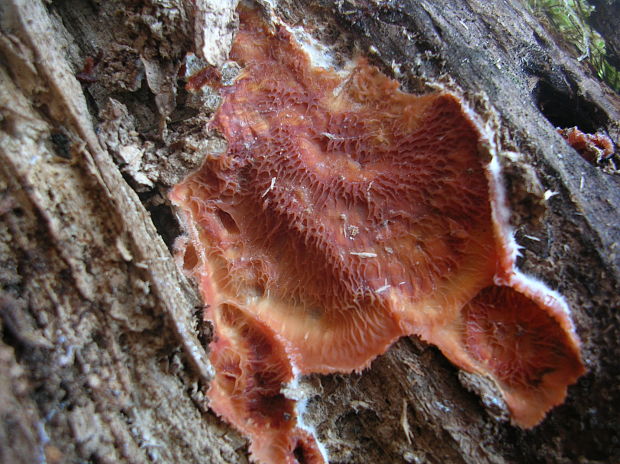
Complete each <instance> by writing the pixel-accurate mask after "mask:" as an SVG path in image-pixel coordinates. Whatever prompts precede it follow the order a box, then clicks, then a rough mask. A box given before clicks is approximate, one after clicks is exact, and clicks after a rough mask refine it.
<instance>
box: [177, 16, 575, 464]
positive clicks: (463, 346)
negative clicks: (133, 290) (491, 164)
mask: <svg viewBox="0 0 620 464" xmlns="http://www.w3.org/2000/svg"><path fill="white" fill-rule="evenodd" d="M231 58H232V59H234V60H236V61H237V62H238V63H240V64H241V65H242V66H243V71H242V73H241V75H240V76H239V77H238V78H237V80H236V82H235V83H234V85H232V86H228V87H222V88H221V92H222V95H223V102H222V104H221V107H220V108H219V110H218V111H217V113H216V115H215V118H214V122H213V124H214V126H215V127H216V128H218V129H219V130H220V131H221V133H222V134H223V135H224V136H225V137H226V140H227V141H228V150H227V152H226V153H224V154H213V155H208V156H207V159H206V160H205V162H204V165H203V166H202V168H201V169H200V170H199V171H198V172H196V173H195V174H193V175H191V176H190V177H189V178H188V179H186V180H185V181H183V182H182V183H181V184H179V185H178V186H177V187H176V188H175V189H174V191H173V193H172V199H173V200H174V201H175V203H176V204H177V205H179V206H180V207H181V208H182V210H183V211H184V212H185V214H186V217H187V226H188V229H189V230H190V231H191V244H192V245H191V247H188V250H187V257H186V263H190V264H189V266H191V267H194V270H195V274H196V276H197V277H198V279H199V280H200V284H201V290H202V293H203V296H204V298H205V301H206V303H208V305H209V310H208V312H207V317H208V319H210V320H211V321H213V323H214V325H215V340H214V342H213V343H212V344H211V360H212V362H213V365H214V368H215V371H216V376H215V380H214V382H213V384H212V386H211V389H210V392H209V397H210V399H211V404H212V407H213V408H214V410H215V411H216V412H218V413H219V414H220V415H222V416H223V417H224V418H226V419H227V420H229V421H230V422H232V423H233V424H234V425H235V426H237V427H238V428H239V429H240V430H241V431H243V432H244V433H247V434H248V435H250V437H251V438H252V448H251V451H252V453H253V456H254V458H255V459H256V460H257V461H259V462H265V463H275V462H291V463H295V462H298V460H299V456H300V454H303V455H304V456H305V457H304V460H305V462H307V463H310V462H322V457H321V454H320V453H319V451H318V449H317V448H316V444H315V443H314V441H313V438H312V437H311V436H310V435H309V434H308V433H307V432H305V431H304V430H302V429H301V428H300V427H298V426H297V417H296V415H295V414H296V413H295V409H294V402H293V401H292V400H289V399H287V398H285V397H284V395H282V394H281V392H280V390H281V388H282V385H283V384H284V383H286V382H289V381H291V380H292V379H293V366H295V368H296V369H298V370H299V371H300V372H301V373H304V374H307V373H330V372H351V371H360V370H362V369H364V368H365V367H367V366H368V365H369V363H370V362H371V361H372V359H373V358H375V357H376V356H377V355H379V354H381V353H383V352H385V350H386V349H387V348H388V347H389V346H390V344H391V343H393V342H394V341H395V340H396V339H397V338H399V337H401V336H403V335H408V334H416V335H419V336H421V337H422V338H423V339H425V340H427V341H428V342H430V343H433V344H435V345H437V346H438V347H439V348H440V349H441V350H442V352H443V353H444V354H445V355H446V356H447V357H448V358H449V359H450V360H451V361H452V362H454V363H455V364H456V365H457V366H459V367H461V368H463V369H466V370H468V371H472V372H477V373H479V374H482V375H486V376H489V377H491V378H492V379H494V380H495V382H496V383H497V384H498V386H499V387H500V389H501V390H502V392H503V393H504V395H505V399H506V401H507V404H508V406H509V407H510V409H511V412H512V414H513V419H514V421H515V422H516V423H517V424H519V425H521V426H525V427H530V426H533V425H535V424H536V423H538V422H539V421H540V420H541V419H542V418H543V417H544V414H545V412H546V411H547V410H548V409H550V408H551V407H552V406H554V405H556V404H559V403H560V402H562V401H563V399H564V396H565V394H566V387H567V385H568V384H570V383H572V382H574V381H575V380H576V379H577V377H578V376H579V375H581V373H582V372H583V366H582V364H581V360H580V355H579V350H578V342H577V339H576V337H575V335H574V333H573V332H572V329H571V325H570V321H569V320H568V318H567V316H566V313H565V311H563V309H564V308H563V307H562V306H561V304H560V302H559V301H558V300H557V299H554V298H548V297H547V296H546V295H545V294H544V289H543V290H540V289H541V288H543V287H542V286H541V285H538V286H536V290H531V289H530V287H528V286H527V283H524V282H525V281H524V279H522V278H519V275H518V273H517V271H516V270H515V269H513V264H512V260H511V259H510V258H509V255H510V251H509V250H508V249H507V248H508V247H509V245H508V244H507V243H508V241H507V240H506V239H505V238H503V237H499V236H498V235H499V234H500V233H502V232H503V231H502V227H501V226H500V225H498V224H497V223H495V222H494V220H493V214H492V204H499V203H500V202H499V201H497V200H493V198H492V192H497V190H498V189H499V188H500V187H499V186H498V185H495V184H493V188H491V184H492V183H493V182H494V180H493V177H492V176H491V174H490V171H489V168H488V165H487V162H488V159H485V157H484V156H482V155H481V152H480V148H479V146H480V144H481V138H482V136H481V133H480V130H479V129H478V128H477V126H476V124H475V123H474V122H473V121H472V119H471V118H470V117H469V116H468V115H467V113H466V112H465V110H464V109H463V107H462V105H461V102H460V100H459V99H458V98H457V97H456V96H454V95H452V94H449V93H435V94H430V95H424V96H415V95H411V94H407V93H403V92H401V91H399V90H398V84H397V83H396V82H395V81H393V80H391V79H389V78H388V77H386V76H385V75H383V74H382V73H381V72H379V71H378V70H377V69H376V68H374V67H372V66H370V65H368V64H366V63H365V62H360V63H359V64H358V65H357V67H356V68H355V69H354V70H353V71H352V72H351V73H350V75H349V76H348V77H346V78H344V79H343V78H341V77H339V76H338V75H337V74H336V73H334V72H333V71H326V70H324V69H320V68H315V67H312V66H311V64H310V62H309V59H308V57H307V56H306V54H305V53H303V52H302V51H301V49H300V48H299V47H298V46H297V45H296V43H295V42H294V40H293V39H292V38H291V35H290V34H289V33H288V32H287V31H286V30H285V29H284V28H279V29H278V30H277V31H276V32H275V33H272V32H270V31H269V29H268V28H267V26H265V24H264V23H263V21H262V20H261V19H260V18H259V16H258V14H257V13H256V12H253V11H246V10H242V11H241V27H240V31H239V33H238V35H237V37H236V40H235V43H234V46H233V49H232V52H231ZM496 207H497V206H496ZM496 276H501V278H502V281H503V282H505V285H504V286H497V285H495V283H494V277H496ZM512 282H515V283H514V284H513V283H512ZM541 291H542V292H543V294H541Z"/></svg>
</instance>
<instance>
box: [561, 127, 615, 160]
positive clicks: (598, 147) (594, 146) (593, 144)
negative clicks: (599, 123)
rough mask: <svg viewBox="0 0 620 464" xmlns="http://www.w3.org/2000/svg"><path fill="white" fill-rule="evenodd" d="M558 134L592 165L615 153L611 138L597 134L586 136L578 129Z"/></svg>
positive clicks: (566, 130) (573, 128)
mask: <svg viewBox="0 0 620 464" xmlns="http://www.w3.org/2000/svg"><path fill="white" fill-rule="evenodd" d="M558 133H559V134H560V135H561V136H562V137H564V138H565V139H566V141H567V142H568V144H569V145H570V146H571V147H573V148H574V149H575V150H577V152H578V153H579V154H580V155H581V157H582V158H583V159H585V160H586V161H589V162H590V163H593V164H595V163H599V162H601V161H603V160H606V159H609V158H611V157H612V156H613V155H614V153H615V148H614V143H613V142H612V141H611V139H610V138H609V136H607V135H605V134H602V133H600V132H596V133H595V134H586V133H585V132H582V131H580V130H579V129H577V128H576V127H570V128H568V129H558Z"/></svg>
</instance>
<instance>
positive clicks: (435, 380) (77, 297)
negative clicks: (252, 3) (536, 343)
mask: <svg viewBox="0 0 620 464" xmlns="http://www.w3.org/2000/svg"><path fill="white" fill-rule="evenodd" d="M263 6H264V8H265V9H266V11H267V12H268V13H269V14H273V15H275V16H277V17H279V18H281V19H282V20H283V21H285V22H286V23H287V24H290V25H296V26H304V27H305V28H306V30H307V31H308V32H309V33H310V34H312V35H313V36H314V37H315V38H316V39H318V40H319V41H320V42H322V43H323V44H325V45H327V46H329V47H330V49H331V50H333V51H334V53H335V54H336V56H337V57H340V59H341V60H343V61H345V60H348V59H351V58H353V57H355V56H359V55H363V56H367V57H369V59H370V60H371V62H372V63H373V64H375V65H377V66H379V67H380V68H381V69H382V70H383V71H384V72H386V73H387V74H389V75H392V76H393V77H395V78H397V79H398V80H399V81H400V82H401V84H402V86H403V88H404V89H406V90H408V91H412V92H423V91H428V90H431V89H432V88H433V87H434V85H435V83H437V82H440V83H441V85H442V86H447V87H451V88H454V89H458V91H459V92H461V93H462V94H463V95H465V97H466V98H467V99H468V100H469V101H470V103H471V104H472V105H473V106H474V107H475V108H476V111H478V112H479V114H481V115H484V116H485V118H486V119H487V120H488V121H489V124H492V125H493V126H494V127H495V129H496V130H497V142H498V143H499V144H500V145H501V147H502V148H503V153H504V154H503V156H502V159H501V162H502V164H503V166H504V173H505V177H506V185H507V187H508V192H509V201H510V203H511V206H512V209H513V213H514V214H513V218H512V219H513V224H514V227H515V230H516V237H517V240H518V242H519V243H520V244H521V245H522V246H523V250H522V255H523V256H522V258H521V259H520V262H519V265H520V267H521V268H522V269H523V270H524V271H526V272H527V273H529V274H532V275H534V276H537V277H539V278H540V279H542V280H544V281H545V282H547V283H548V284H549V286H550V287H552V288H555V289H557V290H558V291H559V292H560V293H562V294H563V295H564V296H565V297H566V299H567V301H568V302H569V304H570V306H571V307H572V308H573V318H574V320H575V324H576V326H577V330H578V333H579V335H580V337H581V340H582V344H583V356H584V359H585V362H586V365H587V368H588V373H587V374H586V375H585V376H584V377H582V378H581V379H580V380H579V382H578V383H577V384H576V385H574V386H572V387H571V388H570V389H569V397H568V399H567V401H566V403H565V404H564V405H562V406H560V407H558V408H556V409H554V410H553V411H552V412H551V413H550V414H549V415H548V417H547V418H546V419H545V421H544V422H543V423H542V424H541V425H540V426H538V427H536V428H534V429H532V430H528V431H524V430H521V429H519V428H516V427H514V426H512V425H510V423H509V422H508V421H507V416H506V413H505V411H504V410H503V409H502V408H501V405H499V404H497V402H496V399H497V394H496V393H495V392H494V391H493V388H492V387H491V386H490V385H488V384H486V383H484V381H482V380H480V379H479V378H476V377H473V376H470V375H467V374H465V373H463V372H459V371H458V370H457V369H456V368H455V367H454V366H452V365H451V364H450V363H449V362H448V361H447V360H446V359H445V358H444V357H443V356H442V355H441V354H440V352H439V351H438V350H436V349H435V348H432V347H429V346H428V345H426V344H425V343H423V342H422V341H420V340H417V339H415V338H413V337H408V338H403V339H401V340H400V341H399V342H397V343H396V344H395V345H394V346H393V347H392V348H391V349H390V350H389V351H388V352H387V353H386V354H385V355H383V356H381V357H379V358H378V359H376V360H375V361H374V362H373V364H372V367H371V368H370V369H369V370H367V371H365V372H363V373H362V374H359V375H358V374H352V375H329V376H311V377H309V378H307V379H305V380H304V382H303V383H302V385H301V387H300V388H301V390H302V391H303V394H304V395H305V396H306V398H307V399H308V406H307V414H306V422H307V423H309V424H312V425H314V426H315V428H316V430H317V433H318V437H319V439H320V440H321V442H322V443H323V444H324V445H325V446H326V448H327V450H328V452H329V456H330V462H333V463H336V462H341V463H375V462H390V463H392V462H393V463H400V462H403V463H404V462H409V463H425V462H429V463H434V462H437V463H460V462H472V463H473V462H475V463H486V462H489V463H511V462H523V463H525V462H527V463H532V462H566V463H569V462H571V463H572V462H583V463H595V462H615V461H617V460H620V441H619V435H620V432H619V431H620V423H619V419H618V417H620V387H619V386H618V385H619V384H620V363H619V362H618V359H620V344H619V342H618V340H620V318H619V317H618V313H617V311H618V309H619V308H620V304H619V303H620V298H619V296H618V290H617V289H618V288H620V250H618V246H619V245H618V243H619V242H620V222H619V221H618V218H619V217H620V214H619V213H620V211H619V209H620V190H619V188H618V187H619V185H618V179H619V178H618V174H617V173H614V172H613V170H614V164H613V163H614V161H613V160H612V162H611V164H607V165H605V166H595V165H592V164H590V163H588V162H587V161H586V160H584V159H583V158H581V157H580V156H579V154H578V153H577V152H576V151H575V150H573V149H572V148H571V147H570V146H569V145H568V144H566V142H565V141H564V140H563V139H562V137H561V136H560V135H559V134H558V133H557V131H556V129H555V128H556V126H560V127H572V126H577V127H579V128H580V129H581V130H583V131H586V132H595V131H597V130H604V131H607V132H608V133H609V134H610V135H611V137H612V138H615V139H616V141H617V137H618V131H619V130H620V126H619V121H620V98H619V97H618V95H617V94H615V93H614V92H613V91H612V90H611V89H609V88H608V87H607V86H606V85H605V84H604V83H601V82H600V81H599V80H597V79H596V77H594V75H593V74H592V70H591V69H589V68H588V65H587V63H585V62H579V61H578V60H577V56H576V55H575V53H573V50H572V49H571V48H570V44H565V43H563V42H562V40H561V38H560V37H559V36H556V35H554V34H553V32H552V31H550V30H549V29H546V28H545V22H544V21H543V20H542V18H540V17H538V16H535V15H534V14H532V12H531V11H530V10H529V9H528V8H527V7H526V6H525V3H524V2H520V1H518V0H505V1H499V2H486V1H483V0H463V1H458V2H447V1H441V2H436V1H430V0H429V1H426V0H423V1H413V0H408V1H398V2H397V1H394V2H390V1H388V2H380V1H333V0H317V1H314V2H304V1H298V0H287V1H282V2H278V5H277V6H276V7H274V6H273V5H271V4H270V3H265V5H263ZM616 6H617V3H616ZM612 7H613V5H612ZM612 7H609V8H612ZM234 8H235V2H234V1H230V2H217V1H213V2H209V1H182V0H131V1H130V0H125V1H121V0H113V1H98V0H81V1H78V0H55V1H47V2H43V1H42V0H34V1H29V0H6V1H4V2H3V3H2V4H1V5H0V63H1V66H0V89H1V92H0V158H1V161H0V192H1V193H0V216H1V218H2V220H1V221H0V237H1V240H0V246H1V247H2V253H1V254H0V259H1V260H2V264H1V267H0V283H1V285H2V294H1V295H0V333H1V335H2V338H1V340H0V373H1V374H0V410H1V411H2V416H1V418H2V420H1V421H0V461H2V462H7V463H9V462H11V463H12V462H49V463H60V462H101V463H104V462H110V463H112V462H149V461H152V462H208V463H217V462H248V459H249V458H248V456H247V441H246V439H245V438H244V437H242V436H241V435H240V434H239V433H237V432H236V431H235V430H234V429H232V428H231V427H230V426H228V425H227V424H226V423H225V422H223V421H221V420H220V419H219V418H218V417H217V416H216V415H215V414H213V413H212V412H211V411H210V410H209V408H208V404H207V401H206V399H205V392H206V390H207V388H208V384H209V380H210V378H211V372H210V367H209V366H208V362H207V360H206V352H207V350H208V346H207V345H208V343H209V341H210V337H211V333H210V328H209V327H208V325H206V324H205V323H204V322H203V321H202V309H203V307H202V303H201V302H200V300H199V298H198V293H197V291H196V288H195V285H194V284H193V283H192V282H190V281H188V279H187V278H186V277H185V276H184V275H183V274H182V272H180V271H179V270H178V269H177V266H176V265H175V261H174V258H173V255H172V253H171V249H172V243H173V241H174V239H175V237H177V236H178V235H179V234H180V233H181V231H180V229H179V226H178V223H177V220H176V218H175V211H174V210H173V209H172V207H171V206H170V203H169V201H168V200H167V192H168V190H169V189H170V187H171V186H172V185H174V184H175V183H177V182H178V181H180V180H181V179H182V178H183V177H184V176H185V175H187V173H189V172H191V171H192V170H193V169H195V168H197V167H198V166H199V165H200V162H201V159H202V158H203V157H204V155H205V154H206V153H210V152H214V151H221V150H222V149H223V147H224V146H225V143H224V141H222V140H221V138H220V137H219V136H218V134H216V133H213V132H212V131H210V130H209V128H208V127H207V125H208V122H209V120H210V117H211V115H212V113H213V111H214V110H215V108H216V107H217V104H218V102H219V100H218V96H217V92H215V91H210V90H208V89H206V90H205V91H203V92H197V93H191V92H187V91H186V90H185V89H184V82H183V79H182V77H183V69H182V65H183V63H185V62H186V58H185V56H186V54H187V53H188V52H194V53H196V54H197V55H198V57H197V58H196V59H197V60H198V62H201V61H200V60H201V59H204V63H205V64H206V63H210V64H213V65H216V66H219V67H220V69H221V71H222V73H223V75H224V78H225V79H226V78H229V79H230V78H232V76H233V75H234V72H235V69H236V68H235V66H234V65H233V64H230V63H225V62H224V61H225V56H226V53H227V47H229V46H230V42H231V40H232V36H233V33H234V30H235V27H236V16H235V14H234ZM609 21H613V20H612V19H609ZM617 21H620V15H619V16H618V17H617ZM617 21H616V24H617ZM614 159H615V161H618V160H619V158H618V157H617V156H616V157H615V158H614ZM298 393H299V392H298Z"/></svg>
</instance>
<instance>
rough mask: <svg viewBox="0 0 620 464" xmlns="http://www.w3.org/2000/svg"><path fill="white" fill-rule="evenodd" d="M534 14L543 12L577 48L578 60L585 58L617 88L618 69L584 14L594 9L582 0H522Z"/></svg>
mask: <svg viewBox="0 0 620 464" xmlns="http://www.w3.org/2000/svg"><path fill="white" fill-rule="evenodd" d="M526 1H527V4H528V5H529V6H530V8H531V9H532V10H533V11H534V13H536V14H538V15H541V14H542V15H544V17H545V18H547V19H548V21H549V23H550V25H551V26H552V27H554V28H555V29H556V30H557V31H558V32H559V33H560V34H561V36H562V37H563V38H564V40H566V41H567V42H568V43H570V44H572V45H573V46H574V47H575V48H576V49H577V51H578V52H579V54H580V56H579V58H578V59H579V61H582V60H587V61H588V62H589V63H590V64H591V65H592V67H593V68H594V70H595V71H596V74H597V75H598V77H599V78H601V79H602V80H603V81H605V82H607V84H609V86H610V87H612V88H613V89H614V90H615V91H616V92H620V71H618V70H617V69H616V68H615V67H614V66H612V65H611V64H610V63H609V61H607V57H606V56H607V51H606V50H605V40H604V39H603V37H601V35H600V34H599V33H598V32H596V31H595V30H594V29H592V28H591V27H590V25H589V24H588V21H587V20H588V17H589V16H590V14H591V13H592V11H593V10H594V7H593V6H591V5H590V4H589V3H588V2H587V1H585V0H526Z"/></svg>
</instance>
